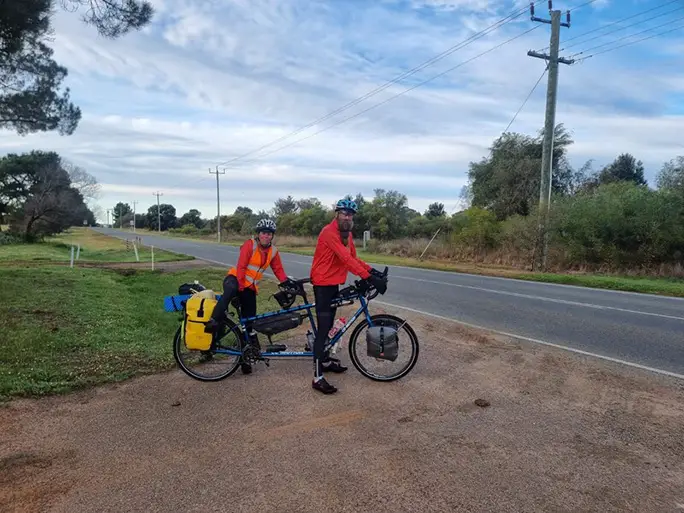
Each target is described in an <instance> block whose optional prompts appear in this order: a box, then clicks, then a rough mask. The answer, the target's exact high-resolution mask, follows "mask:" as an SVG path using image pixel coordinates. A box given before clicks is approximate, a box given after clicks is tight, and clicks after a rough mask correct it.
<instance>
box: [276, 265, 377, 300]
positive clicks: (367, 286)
mask: <svg viewBox="0 0 684 513" xmlns="http://www.w3.org/2000/svg"><path fill="white" fill-rule="evenodd" d="M373 274H375V275H376V276H378V277H380V278H383V279H384V280H387V275H388V274H389V267H387V266H385V269H384V270H383V271H382V272H381V273H379V274H378V272H377V271H375V273H373ZM292 281H293V283H294V284H296V288H295V289H292V288H290V287H281V288H282V289H283V290H284V291H286V292H289V293H291V294H299V293H300V292H301V291H300V288H301V289H303V288H304V283H309V282H310V280H309V279H301V280H292ZM379 293H380V291H378V289H377V288H376V287H375V286H374V285H373V283H372V282H371V281H370V280H369V279H361V280H355V281H354V283H353V284H352V285H349V286H348V287H345V288H343V289H340V295H339V297H342V296H345V295H347V294H358V295H359V296H365V298H366V299H367V300H368V301H371V300H373V299H375V298H376V297H377V296H378V294H379Z"/></svg>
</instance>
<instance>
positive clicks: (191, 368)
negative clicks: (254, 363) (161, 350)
mask: <svg viewBox="0 0 684 513" xmlns="http://www.w3.org/2000/svg"><path fill="white" fill-rule="evenodd" d="M181 329H182V324H181V326H179V327H178V330H176V335H175V337H174V339H173V356H174V358H175V359H176V363H178V366H179V367H180V368H181V370H182V371H183V372H185V373H186V374H187V375H188V376H190V377H191V378H194V379H196V380H199V381H219V380H222V379H225V378H227V377H228V376H230V375H231V374H233V373H234V372H235V371H236V370H237V368H238V367H239V365H240V363H241V361H240V360H241V358H242V357H241V356H238V355H232V354H226V353H221V352H220V350H221V349H234V350H236V351H239V350H240V347H241V339H240V330H239V329H238V327H237V325H236V324H235V323H234V322H232V321H230V320H228V321H227V322H226V324H225V325H224V327H223V329H222V331H221V334H220V336H219V337H218V343H217V348H218V351H198V350H194V349H188V348H187V347H185V343H184V342H183V336H182V335H183V334H182V332H181Z"/></svg>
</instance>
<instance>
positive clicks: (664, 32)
mask: <svg viewBox="0 0 684 513" xmlns="http://www.w3.org/2000/svg"><path fill="white" fill-rule="evenodd" d="M680 29H684V25H680V26H679V27H675V28H673V29H670V30H665V31H663V32H659V33H657V34H653V35H651V36H647V37H642V38H641V39H637V40H636V41H630V42H629V43H625V44H623V45H619V46H616V47H614V48H608V49H607V50H602V51H600V52H594V53H592V54H591V55H587V56H586V57H582V58H581V59H577V60H576V61H575V62H576V63H579V62H582V61H586V60H587V59H590V58H592V57H595V56H597V55H601V54H604V53H608V52H612V51H614V50H619V49H620V48H624V47H625V46H631V45H635V44H637V43H641V42H642V41H646V40H648V39H653V38H654V37H658V36H663V35H665V34H669V33H670V32H674V31H676V30H680Z"/></svg>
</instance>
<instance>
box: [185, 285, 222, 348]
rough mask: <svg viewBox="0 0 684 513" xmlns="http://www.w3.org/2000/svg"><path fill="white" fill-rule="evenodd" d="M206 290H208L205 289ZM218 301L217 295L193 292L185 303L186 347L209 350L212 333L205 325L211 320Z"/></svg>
mask: <svg viewBox="0 0 684 513" xmlns="http://www.w3.org/2000/svg"><path fill="white" fill-rule="evenodd" d="M203 292H206V291H203ZM216 303H218V301H217V300H216V295H215V294H214V293H213V292H212V293H211V294H206V293H205V294H202V293H200V294H193V295H192V296H191V297H190V298H189V299H188V301H187V302H186V303H185V318H184V320H183V339H184V342H185V347H187V348H188V349H194V350H199V351H207V350H208V349H209V347H210V346H211V339H212V336H213V335H212V334H211V333H205V332H204V327H205V326H206V323H207V321H209V319H210V317H211V314H212V312H213V311H214V307H215V306H216Z"/></svg>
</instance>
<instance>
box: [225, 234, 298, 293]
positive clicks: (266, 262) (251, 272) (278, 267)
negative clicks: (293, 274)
mask: <svg viewBox="0 0 684 513" xmlns="http://www.w3.org/2000/svg"><path fill="white" fill-rule="evenodd" d="M245 264H246V265H245ZM243 266H244V270H243V269H240V267H243ZM269 266H270V267H272V268H273V272H274V274H275V275H276V277H277V278H278V279H279V280H280V281H285V279H286V278H287V276H286V275H285V271H284V270H283V267H282V263H281V262H280V255H279V254H278V250H277V249H276V247H275V246H273V245H271V246H270V247H269V248H268V250H266V251H263V250H262V248H260V247H259V243H258V242H257V241H256V240H255V239H252V240H251V241H249V240H247V241H245V243H244V244H243V245H242V247H241V248H240V258H239V261H238V265H237V266H233V267H231V268H230V270H229V271H228V273H227V274H228V275H232V276H235V277H236V278H237V279H238V285H239V288H240V290H243V289H246V288H253V289H254V291H255V292H258V291H259V287H258V284H259V281H261V279H262V278H263V276H264V270H265V269H267V268H268V267H269ZM241 271H243V272H244V275H243V273H242V272H241Z"/></svg>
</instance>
